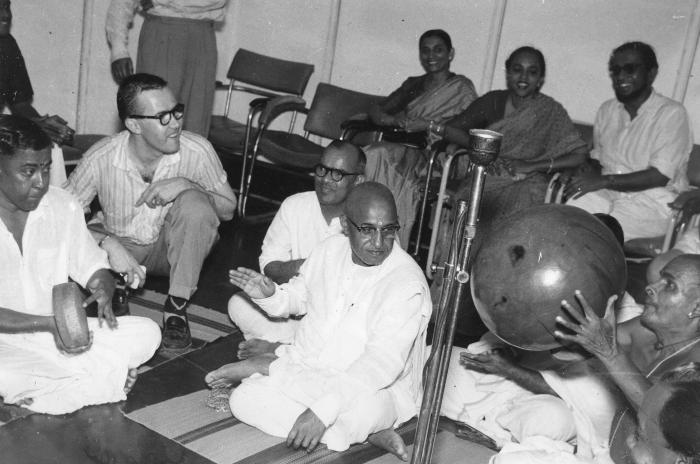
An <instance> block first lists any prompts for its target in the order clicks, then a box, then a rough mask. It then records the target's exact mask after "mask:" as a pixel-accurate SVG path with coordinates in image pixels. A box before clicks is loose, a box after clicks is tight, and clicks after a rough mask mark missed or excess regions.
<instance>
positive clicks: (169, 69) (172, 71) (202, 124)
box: [136, 16, 217, 137]
mask: <svg viewBox="0 0 700 464" xmlns="http://www.w3.org/2000/svg"><path fill="white" fill-rule="evenodd" d="M216 61H217V50H216V36H215V34H214V24H213V23H212V22H211V21H199V20H190V19H179V18H162V17H153V16H147V19H146V21H144V23H143V26H142V28H141V33H140V35H139V47H138V60H137V65H136V71H137V72H145V73H149V74H155V75H156V76H160V77H162V78H163V79H165V80H166V81H167V82H168V87H169V88H170V89H171V90H172V91H173V94H174V95H175V96H176V98H177V99H178V101H179V102H180V103H184V104H185V118H184V123H183V128H184V129H185V130H188V131H190V132H194V133H197V134H199V135H201V136H203V137H206V136H207V135H208V134H209V121H210V119H211V113H212V108H213V106H214V90H215V81H216Z"/></svg>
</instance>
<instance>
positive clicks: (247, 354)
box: [237, 338, 281, 361]
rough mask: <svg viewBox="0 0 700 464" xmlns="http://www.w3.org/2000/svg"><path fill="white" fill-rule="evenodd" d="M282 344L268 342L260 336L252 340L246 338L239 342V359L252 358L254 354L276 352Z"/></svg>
mask: <svg viewBox="0 0 700 464" xmlns="http://www.w3.org/2000/svg"><path fill="white" fill-rule="evenodd" d="M280 345H281V343H273V342H268V341H267V340H262V339H260V338H251V339H250V340H245V341H243V342H241V343H239V344H238V353H237V355H238V359H240V360H241V361H242V360H244V359H248V358H252V357H253V356H258V355H261V354H266V353H274V352H275V350H276V349H277V347H278V346H280Z"/></svg>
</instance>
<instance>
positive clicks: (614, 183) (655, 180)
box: [603, 168, 668, 192]
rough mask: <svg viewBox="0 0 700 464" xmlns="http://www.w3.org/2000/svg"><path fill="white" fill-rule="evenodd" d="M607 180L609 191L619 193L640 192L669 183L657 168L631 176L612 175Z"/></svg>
mask: <svg viewBox="0 0 700 464" xmlns="http://www.w3.org/2000/svg"><path fill="white" fill-rule="evenodd" d="M603 177H605V178H606V180H607V182H608V185H607V187H606V188H607V189H608V190H617V191H619V192H638V191H641V190H647V189H651V188H655V187H663V186H665V185H666V184H667V183H668V177H666V176H664V175H663V174H661V173H660V172H659V171H658V169H656V168H648V169H645V170H643V171H636V172H630V173H629V174H610V175H606V176H603Z"/></svg>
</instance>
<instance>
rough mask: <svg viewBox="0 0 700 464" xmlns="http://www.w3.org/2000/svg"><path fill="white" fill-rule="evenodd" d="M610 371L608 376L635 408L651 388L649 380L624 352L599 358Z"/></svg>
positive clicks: (636, 408)
mask: <svg viewBox="0 0 700 464" xmlns="http://www.w3.org/2000/svg"><path fill="white" fill-rule="evenodd" d="M599 359H600V360H601V361H602V362H603V365H605V367H606V369H607V370H608V372H609V373H610V377H611V378H612V379H613V381H614V382H615V384H617V386H618V387H620V390H622V392H623V393H624V394H625V396H626V397H627V400H628V401H629V402H630V404H631V405H632V407H634V409H635V410H638V409H639V407H640V406H641V404H642V398H643V397H644V393H645V392H646V391H647V390H648V389H649V388H651V382H650V381H649V379H647V378H646V377H645V376H644V375H643V374H642V373H641V372H640V370H639V369H638V368H637V366H635V365H634V363H633V362H632V360H631V359H630V358H629V356H627V354H625V353H618V354H617V355H616V356H614V357H611V358H599Z"/></svg>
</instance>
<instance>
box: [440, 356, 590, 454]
mask: <svg viewBox="0 0 700 464" xmlns="http://www.w3.org/2000/svg"><path fill="white" fill-rule="evenodd" d="M473 345H475V344H472V345H470V349H471V348H472V346H473ZM462 351H465V350H464V349H462V348H453V349H452V355H451V357H450V365H449V368H448V371H447V380H446V382H445V393H444V395H443V399H442V409H441V413H442V415H444V416H446V417H449V418H450V419H453V420H456V421H459V422H464V423H466V424H469V425H471V426H472V427H474V428H476V429H477V430H479V431H481V432H483V433H485V434H486V435H488V436H490V437H491V438H493V439H494V440H495V441H496V443H497V444H498V445H499V446H501V447H502V446H504V445H506V444H507V443H510V442H512V441H518V442H522V441H523V440H525V439H526V438H527V437H530V436H544V437H548V438H549V439H552V440H557V441H568V440H570V439H572V438H573V437H574V436H575V432H576V430H575V427H574V418H573V416H572V414H571V411H570V410H569V408H568V407H567V405H566V403H565V402H564V401H562V399H560V398H557V397H555V396H552V395H536V394H534V393H532V392H530V391H528V390H525V389H524V388H522V387H520V386H519V385H517V384H516V383H515V382H511V381H510V380H507V379H504V378H503V377H499V376H496V375H489V374H482V373H479V372H476V371H472V370H469V369H465V368H464V367H463V366H461V365H460V364H459V354H460V353H461V352H462ZM470 351H472V350H470ZM472 352H478V351H472Z"/></svg>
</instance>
